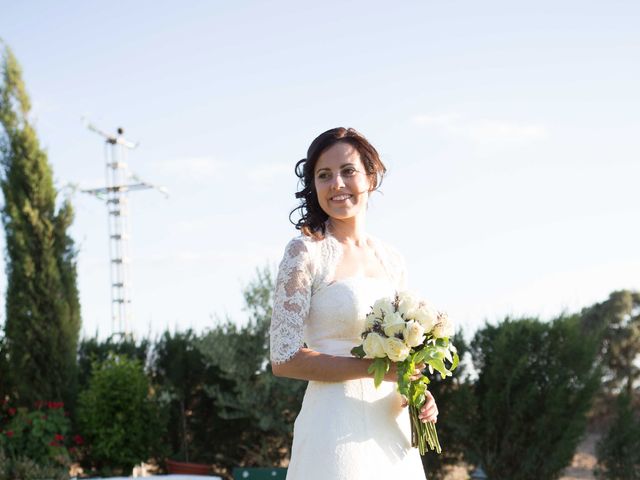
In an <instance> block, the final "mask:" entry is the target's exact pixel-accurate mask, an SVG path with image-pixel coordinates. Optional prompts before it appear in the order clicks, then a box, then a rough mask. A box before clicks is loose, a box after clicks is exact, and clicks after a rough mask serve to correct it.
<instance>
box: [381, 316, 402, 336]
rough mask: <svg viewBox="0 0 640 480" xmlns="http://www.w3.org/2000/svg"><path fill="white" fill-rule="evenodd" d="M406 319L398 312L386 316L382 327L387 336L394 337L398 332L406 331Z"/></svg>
mask: <svg viewBox="0 0 640 480" xmlns="http://www.w3.org/2000/svg"><path fill="white" fill-rule="evenodd" d="M404 324H405V321H404V319H403V318H402V316H401V315H400V314H399V313H398V312H394V313H390V314H388V315H386V316H385V317H384V321H383V322H382V328H383V329H384V334H385V335H386V336H387V337H393V336H394V335H396V334H398V333H402V332H404Z"/></svg>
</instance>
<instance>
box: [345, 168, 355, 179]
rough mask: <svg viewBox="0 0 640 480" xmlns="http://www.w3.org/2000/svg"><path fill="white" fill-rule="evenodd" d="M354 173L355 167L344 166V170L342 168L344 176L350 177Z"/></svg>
mask: <svg viewBox="0 0 640 480" xmlns="http://www.w3.org/2000/svg"><path fill="white" fill-rule="evenodd" d="M355 173H356V169H355V168H345V169H344V170H342V175H344V176H346V177H352V176H354V175H355Z"/></svg>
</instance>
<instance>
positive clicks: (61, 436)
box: [54, 433, 64, 442]
mask: <svg viewBox="0 0 640 480" xmlns="http://www.w3.org/2000/svg"><path fill="white" fill-rule="evenodd" d="M54 438H55V441H56V442H61V441H62V440H64V435H60V434H59V433H56V435H55V437H54Z"/></svg>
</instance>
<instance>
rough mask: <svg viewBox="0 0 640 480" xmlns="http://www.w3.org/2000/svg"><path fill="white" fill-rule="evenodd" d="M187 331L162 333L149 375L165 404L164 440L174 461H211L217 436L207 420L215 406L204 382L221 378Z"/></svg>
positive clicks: (207, 382) (189, 331)
mask: <svg viewBox="0 0 640 480" xmlns="http://www.w3.org/2000/svg"><path fill="white" fill-rule="evenodd" d="M197 340H198V339H197V337H196V335H195V334H194V333H193V331H191V330H187V331H186V332H184V333H181V332H176V333H173V334H172V333H170V332H165V333H164V334H163V335H162V337H161V338H160V340H159V341H158V342H157V343H156V345H155V346H154V349H153V354H152V359H151V370H152V372H151V374H152V379H153V382H154V384H155V385H156V386H157V387H158V389H159V392H160V393H159V395H160V396H161V397H162V398H163V399H164V401H165V402H167V403H168V406H167V407H168V412H167V414H168V426H167V438H166V440H165V443H166V444H167V445H168V447H169V448H170V450H171V452H172V457H174V458H175V459H176V460H181V461H187V462H189V461H191V462H199V463H213V462H214V461H215V457H214V455H215V452H216V449H213V448H211V445H215V444H216V442H217V439H216V438H215V432H213V431H212V428H211V427H210V423H211V422H208V421H207V420H208V419H213V418H215V416H216V408H215V405H214V404H213V402H212V401H211V400H210V399H209V397H208V395H207V394H206V392H205V391H204V387H205V385H207V384H208V385H213V384H216V383H218V382H219V381H221V379H220V378H219V376H218V374H217V369H215V368H213V367H207V365H206V364H205V361H204V357H203V355H202V353H201V352H200V350H198V349H197V348H196V342H197Z"/></svg>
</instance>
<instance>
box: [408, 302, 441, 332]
mask: <svg viewBox="0 0 640 480" xmlns="http://www.w3.org/2000/svg"><path fill="white" fill-rule="evenodd" d="M409 318H412V319H413V320H415V321H416V322H418V323H419V324H420V325H422V327H423V328H424V331H425V332H427V333H429V332H430V331H431V330H432V329H433V327H434V326H435V324H436V323H438V312H437V311H436V309H435V308H433V306H432V305H430V304H429V303H427V302H424V301H423V302H420V304H419V305H418V308H416V309H415V310H413V311H412V312H409Z"/></svg>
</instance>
